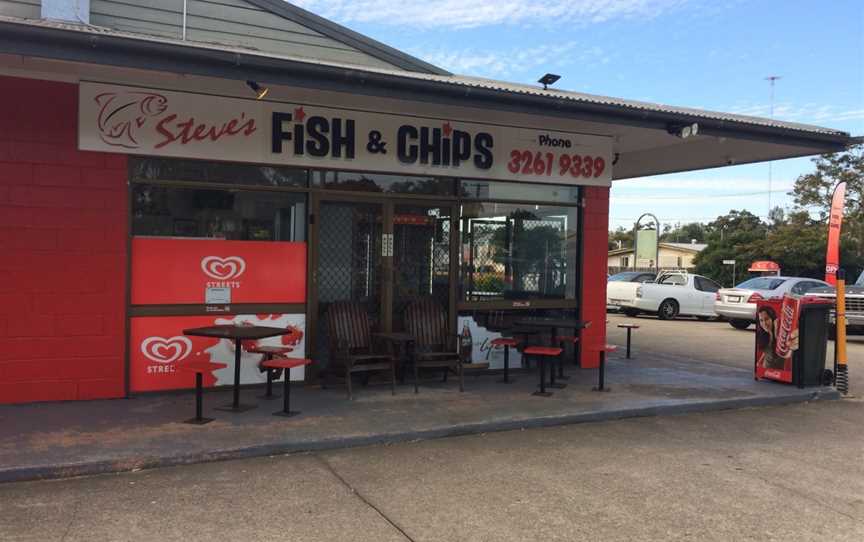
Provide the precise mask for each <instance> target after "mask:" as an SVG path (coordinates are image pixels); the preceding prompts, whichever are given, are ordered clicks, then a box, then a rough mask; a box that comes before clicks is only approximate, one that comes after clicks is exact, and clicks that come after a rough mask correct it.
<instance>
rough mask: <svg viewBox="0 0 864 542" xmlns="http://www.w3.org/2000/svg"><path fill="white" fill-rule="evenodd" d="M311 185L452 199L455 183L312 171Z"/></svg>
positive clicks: (393, 176) (416, 178)
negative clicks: (449, 197)
mask: <svg viewBox="0 0 864 542" xmlns="http://www.w3.org/2000/svg"><path fill="white" fill-rule="evenodd" d="M312 184H313V185H314V186H316V187H319V188H326V189H328V190H350V191H353V192H384V193H391V194H422V195H435V196H453V190H454V186H455V181H454V180H453V179H442V178H439V177H408V176H404V175H381V174H377V173H361V172H355V171H313V172H312Z"/></svg>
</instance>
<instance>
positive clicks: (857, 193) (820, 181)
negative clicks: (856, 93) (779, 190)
mask: <svg viewBox="0 0 864 542" xmlns="http://www.w3.org/2000/svg"><path fill="white" fill-rule="evenodd" d="M813 163H814V164H815V165H816V169H815V171H813V172H811V173H807V174H805V175H801V176H800V177H798V179H797V180H796V181H795V187H794V189H793V191H792V195H793V196H794V198H795V203H796V204H797V205H798V206H799V207H801V208H803V209H805V210H807V211H810V212H811V213H815V214H816V215H817V216H818V219H819V221H820V223H821V224H822V226H823V229H826V228H825V226H826V224H827V221H828V214H829V212H830V210H831V198H832V196H833V194H834V187H835V186H836V185H837V183H839V182H841V181H846V205H845V210H844V216H843V228H842V230H841V234H840V263H841V265H842V267H844V268H845V269H846V270H847V271H852V272H857V271H858V270H859V269H861V267H862V265H864V206H862V202H864V145H857V146H855V147H851V148H850V149H849V150H847V151H846V152H840V153H834V154H823V155H822V156H819V157H818V158H815V159H813ZM817 261H818V262H819V263H821V264H822V266H824V264H825V246H824V241H823V248H822V253H821V254H820V255H819V257H818V260H817Z"/></svg>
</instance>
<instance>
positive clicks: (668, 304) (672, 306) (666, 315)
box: [657, 299, 678, 320]
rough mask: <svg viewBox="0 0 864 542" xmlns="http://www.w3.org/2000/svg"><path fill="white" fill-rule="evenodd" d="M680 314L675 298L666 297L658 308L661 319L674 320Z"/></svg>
mask: <svg viewBox="0 0 864 542" xmlns="http://www.w3.org/2000/svg"><path fill="white" fill-rule="evenodd" d="M676 316H678V302H677V301H675V300H674V299H666V300H664V301H663V303H660V307H659V308H658V309H657V317H658V318H660V319H661V320H672V319H673V318H675V317H676Z"/></svg>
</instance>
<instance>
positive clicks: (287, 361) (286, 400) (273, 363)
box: [261, 358, 312, 418]
mask: <svg viewBox="0 0 864 542" xmlns="http://www.w3.org/2000/svg"><path fill="white" fill-rule="evenodd" d="M311 363H312V360H311V359H297V358H274V359H269V360H267V361H262V362H261V366H262V367H265V368H267V369H284V370H285V377H284V379H285V391H284V394H283V395H282V397H283V399H282V410H280V411H279V412H274V413H273V415H274V416H285V417H286V418H290V417H291V416H296V415H297V414H300V412H298V411H294V412H291V405H290V401H291V396H290V393H291V369H293V368H294V367H302V366H304V365H309V364H311Z"/></svg>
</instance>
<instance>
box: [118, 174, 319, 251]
mask: <svg viewBox="0 0 864 542" xmlns="http://www.w3.org/2000/svg"><path fill="white" fill-rule="evenodd" d="M132 217H133V218H132V233H133V235H141V236H144V235H147V236H158V237H206V238H211V239H227V240H238V241H305V240H306V195H305V194H298V193H291V192H278V193H277V192H251V191H246V190H209V189H200V188H175V187H167V186H160V185H149V184H141V183H139V184H134V185H133V186H132Z"/></svg>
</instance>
